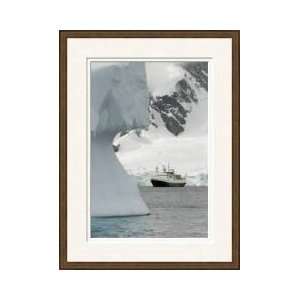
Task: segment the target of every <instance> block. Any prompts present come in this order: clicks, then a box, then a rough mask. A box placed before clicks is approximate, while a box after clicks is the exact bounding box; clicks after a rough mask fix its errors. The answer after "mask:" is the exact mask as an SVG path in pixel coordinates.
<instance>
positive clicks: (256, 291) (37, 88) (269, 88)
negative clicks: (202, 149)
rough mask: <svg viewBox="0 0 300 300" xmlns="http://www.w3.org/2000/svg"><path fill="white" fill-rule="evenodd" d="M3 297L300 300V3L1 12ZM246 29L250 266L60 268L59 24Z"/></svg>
mask: <svg viewBox="0 0 300 300" xmlns="http://www.w3.org/2000/svg"><path fill="white" fill-rule="evenodd" d="M0 22H1V27H0V28H1V46H0V54H1V55H0V58H1V60H0V74H1V78H0V82H1V87H0V101H1V110H0V128H1V148H0V151H1V153H0V159H1V161H0V169H1V188H0V199H1V202H0V203H1V208H0V231H1V232H0V237H1V239H0V241H1V247H0V252H1V266H0V272H1V276H2V278H1V290H0V297H1V298H2V299H63V298H65V299H91V298H93V299H94V298H100V297H101V298H103V299H120V298H122V299H151V300H152V299H222V300H224V299H274V298H285V299H296V298H299V294H300V292H299V286H298V284H299V267H300V264H299V261H300V259H299V255H300V242H299V239H300V238H299V236H300V234H299V228H300V226H299V225H300V224H299V213H300V192H299V189H300V183H299V182H300V176H299V174H300V164H299V162H300V159H299V157H300V138H299V135H300V126H299V120H300V97H299V89H300V84H299V81H300V76H299V73H300V72H299V70H300V63H299V61H300V60H299V55H300V47H299V45H300V39H299V27H300V24H299V23H300V21H299V8H297V1H289V0H286V1H262V0H260V1H248V2H246V1H229V0H227V1H212V0H210V1H205V2H202V1H189V0H185V1H176V2H175V1H168V2H167V1H161V0H160V1H154V0H152V1H147V2H143V3H142V2H141V1H129V0H128V1H103V2H102V1H99V0H98V1H77V2H75V1H69V2H67V1H47V2H46V1H30V0H28V1H9V2H8V1H7V2H5V3H4V2H2V4H1V8H0ZM62 28H63V29H163V28H164V29H231V28H232V29H240V30H241V99H242V103H241V118H242V124H241V133H242V138H241V153H242V156H241V157H242V160H241V189H242V190H241V253H242V255H241V271H58V32H57V30H58V29H62Z"/></svg>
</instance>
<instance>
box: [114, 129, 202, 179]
mask: <svg viewBox="0 0 300 300" xmlns="http://www.w3.org/2000/svg"><path fill="white" fill-rule="evenodd" d="M119 142H120V144H121V147H120V151H119V152H117V157H118V159H119V161H120V162H121V163H122V165H123V166H124V168H125V169H126V171H127V172H128V173H129V174H132V175H134V176H137V177H139V178H138V180H139V182H140V183H142V182H144V185H149V182H150V181H149V180H150V177H151V176H152V175H153V174H154V173H155V169H156V167H157V166H162V165H167V164H169V165H170V167H172V168H174V169H175V170H176V172H178V173H180V174H182V175H186V176H187V184H188V185H202V184H203V185H207V181H206V182H205V180H202V179H201V178H200V177H201V176H202V175H206V174H207V168H208V166H207V136H202V137H175V136H170V137H160V138H157V137H155V138H153V135H151V133H150V134H149V133H148V132H147V131H143V133H142V138H138V137H137V136H136V134H135V132H134V131H132V132H130V133H129V134H128V135H126V136H124V137H122V139H120V140H119ZM129 145H130V146H129Z"/></svg>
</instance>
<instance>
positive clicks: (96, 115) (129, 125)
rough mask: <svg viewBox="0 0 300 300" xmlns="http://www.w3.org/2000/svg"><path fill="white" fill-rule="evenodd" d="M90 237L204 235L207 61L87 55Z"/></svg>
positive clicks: (206, 215)
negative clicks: (103, 58) (115, 59)
mask: <svg viewBox="0 0 300 300" xmlns="http://www.w3.org/2000/svg"><path fill="white" fill-rule="evenodd" d="M88 67H89V68H88V69H89V81H90V82H89V93H90V110H89V111H90V124H89V125H90V145H91V146H90V218H91V219H90V237H91V238H207V237H208V182H209V179H208V178H209V174H208V101H209V100H208V99H209V97H208V90H209V61H208V60H193V61H192V60H183V59H181V60H177V61H174V60H172V61H171V60H168V61H155V60H144V61H141V60H138V61H132V60H130V61H124V60H122V61H103V60H101V59H90V60H88Z"/></svg>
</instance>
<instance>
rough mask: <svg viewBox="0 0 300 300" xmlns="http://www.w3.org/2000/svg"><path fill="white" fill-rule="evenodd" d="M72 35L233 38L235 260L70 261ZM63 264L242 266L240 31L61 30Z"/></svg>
mask: <svg viewBox="0 0 300 300" xmlns="http://www.w3.org/2000/svg"><path fill="white" fill-rule="evenodd" d="M68 38H230V39H232V261H231V262H178V261H176V262H70V261H67V39H68ZM59 268H60V269H74V270H75V269H81V270H89V269H99V270H100V269H115V270H120V269H158V270H162V269H203V270H209V269H215V270H218V269H223V270H224V269H226V270H230V269H231V270H232V269H235V270H239V269H240V32H239V30H205V31H202V30H200V31H199V30H197V31H194V30H193V31H148V30H146V31H131V30H130V31H98V30H62V31H60V32H59Z"/></svg>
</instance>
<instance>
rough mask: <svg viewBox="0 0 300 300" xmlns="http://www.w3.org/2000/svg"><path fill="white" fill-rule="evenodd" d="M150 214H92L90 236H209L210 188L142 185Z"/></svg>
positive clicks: (142, 193) (142, 192) (142, 191)
mask: <svg viewBox="0 0 300 300" xmlns="http://www.w3.org/2000/svg"><path fill="white" fill-rule="evenodd" d="M141 195H142V197H143V198H144V200H145V201H146V203H147V205H148V206H149V208H150V212H151V214H150V215H148V216H132V217H111V218H107V217H106V218H102V217H92V220H91V237H94V238H97V237H98V238H99V237H103V238H104V237H105V238H109V237H110V238H118V237H119V238H126V237H134V238H155V237H156V238H189V237H207V230H208V228H207V227H208V225H207V223H208V216H207V188H205V187H184V188H152V187H144V188H141Z"/></svg>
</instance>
